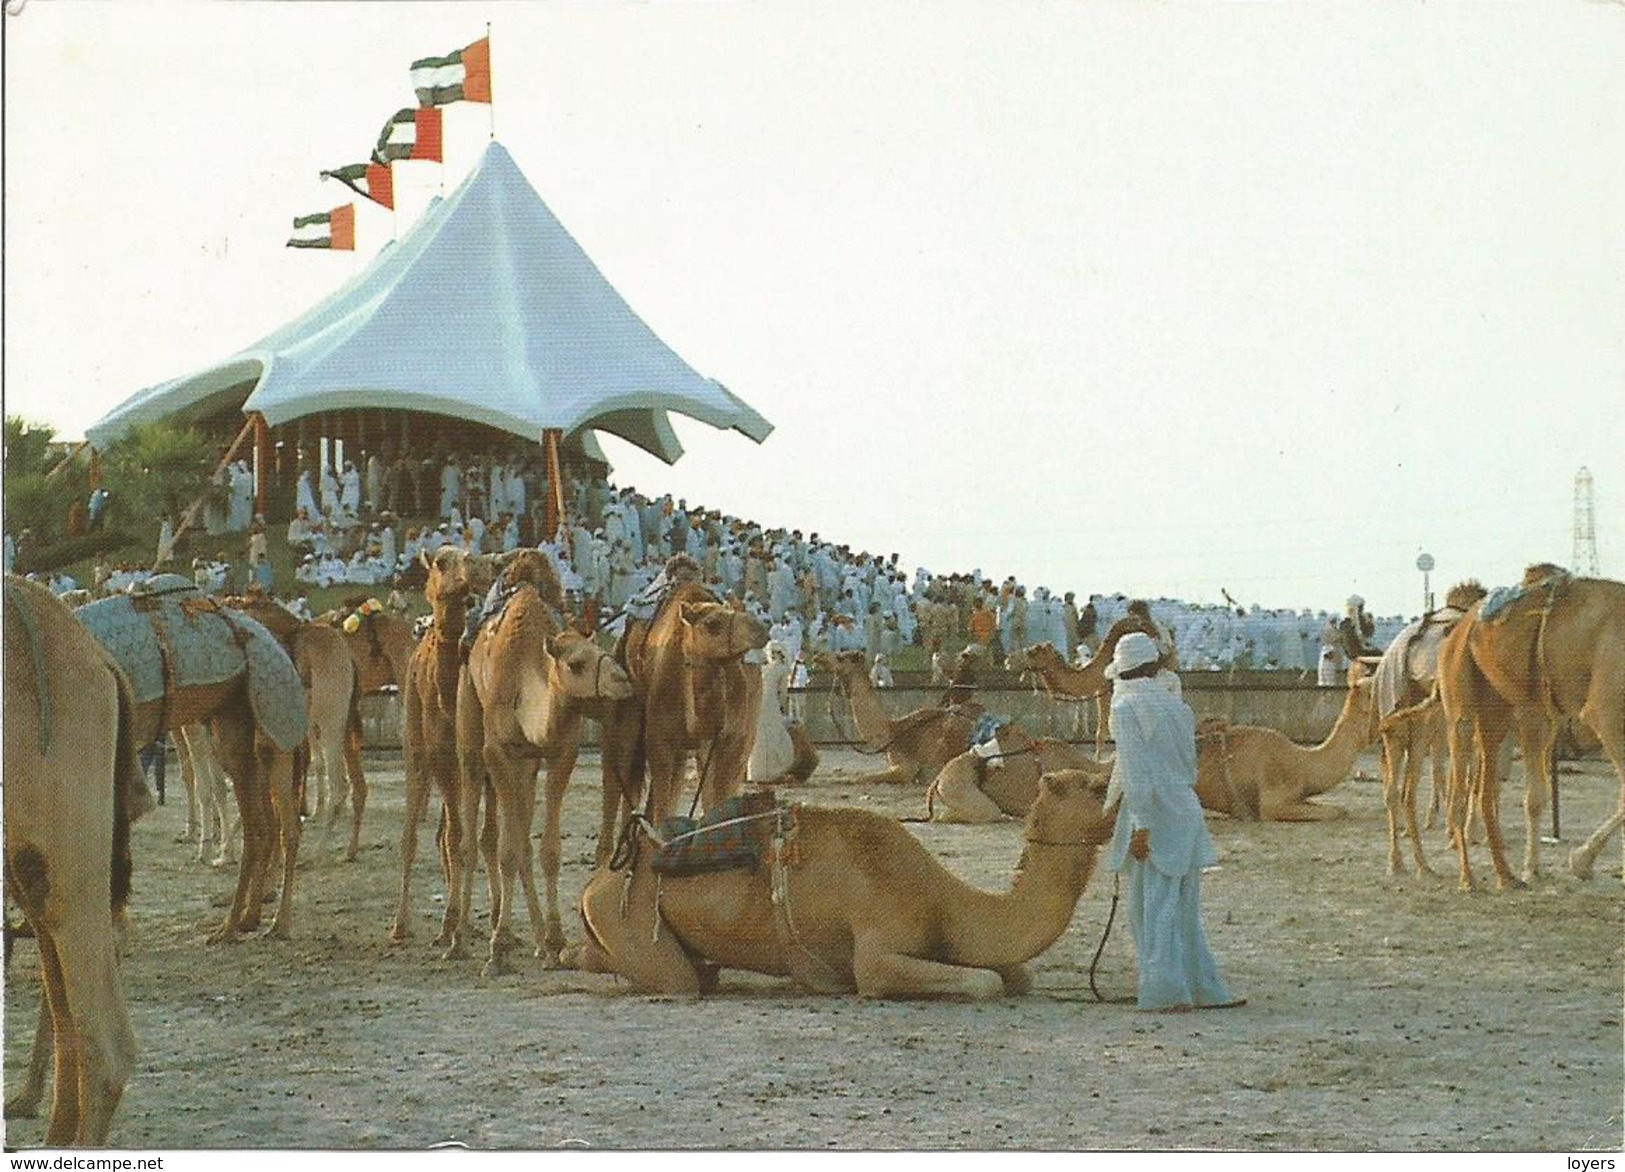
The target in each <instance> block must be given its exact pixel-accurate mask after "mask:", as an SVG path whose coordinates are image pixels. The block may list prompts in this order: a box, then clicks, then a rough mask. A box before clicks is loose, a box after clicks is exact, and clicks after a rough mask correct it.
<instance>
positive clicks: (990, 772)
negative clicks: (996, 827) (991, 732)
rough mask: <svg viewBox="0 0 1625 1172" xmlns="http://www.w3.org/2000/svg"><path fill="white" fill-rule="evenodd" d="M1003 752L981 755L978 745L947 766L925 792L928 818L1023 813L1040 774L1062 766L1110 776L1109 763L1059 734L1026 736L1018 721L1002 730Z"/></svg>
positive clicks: (990, 818)
mask: <svg viewBox="0 0 1625 1172" xmlns="http://www.w3.org/2000/svg"><path fill="white" fill-rule="evenodd" d="M998 746H999V754H998V756H997V757H996V758H994V759H989V758H986V757H983V756H982V755H981V754H979V753H977V752H976V751H975V750H974V749H972V750H966V751H965V752H963V753H961V754H959V756H957V757H955V758H954V759H953V760H952V761H949V762H948V764H946V765H944V766H943V767H942V769H941V771H940V772H939V773H938V774H937V776H936V778H935V779H934V780H933V781H932V782H931V788H930V789H929V790H927V791H926V795H925V808H926V818H927V820H928V821H932V822H1000V821H1003V820H1004V819H1005V818H1011V817H1014V818H1025V817H1026V816H1027V811H1028V810H1030V809H1032V804H1033V799H1034V798H1035V797H1037V795H1038V779H1039V778H1040V777H1041V776H1043V775H1044V774H1046V773H1054V772H1056V771H1058V770H1061V769H1076V770H1080V771H1082V772H1084V773H1087V774H1089V775H1090V777H1092V778H1096V779H1098V781H1099V782H1100V784H1101V785H1105V784H1106V782H1108V781H1109V780H1111V772H1112V767H1111V762H1109V761H1106V762H1101V761H1094V760H1091V759H1090V758H1089V757H1088V756H1087V755H1086V754H1084V753H1083V752H1081V751H1079V750H1078V749H1075V748H1073V747H1072V746H1071V745H1069V744H1067V743H1066V742H1065V741H1063V740H1058V739H1056V738H1055V737H1031V736H1028V735H1027V734H1026V733H1025V732H1024V731H1023V730H1022V729H1021V727H1020V726H1019V725H1009V726H1007V727H1006V728H1004V729H1001V730H1000V731H999V734H998Z"/></svg>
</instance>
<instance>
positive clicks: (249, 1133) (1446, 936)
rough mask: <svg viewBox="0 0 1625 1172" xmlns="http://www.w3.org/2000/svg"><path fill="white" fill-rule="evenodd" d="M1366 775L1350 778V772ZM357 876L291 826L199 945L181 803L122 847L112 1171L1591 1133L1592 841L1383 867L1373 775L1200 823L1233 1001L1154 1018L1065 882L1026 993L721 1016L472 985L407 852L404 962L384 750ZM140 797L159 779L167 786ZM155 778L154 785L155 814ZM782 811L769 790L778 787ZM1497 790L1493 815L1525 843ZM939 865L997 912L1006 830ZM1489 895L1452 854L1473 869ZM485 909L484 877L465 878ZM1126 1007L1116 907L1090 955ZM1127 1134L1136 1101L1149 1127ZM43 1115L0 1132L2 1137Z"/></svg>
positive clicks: (580, 841)
mask: <svg viewBox="0 0 1625 1172" xmlns="http://www.w3.org/2000/svg"><path fill="white" fill-rule="evenodd" d="M868 763H869V761H868V759H866V758H862V757H858V756H857V755H855V754H826V757H825V762H824V765H823V767H822V769H821V770H820V772H819V774H817V775H815V778H814V782H813V783H812V784H811V785H810V786H807V787H805V788H804V789H803V790H801V791H800V792H798V793H796V794H794V795H792V796H794V797H795V798H796V799H798V800H804V801H811V802H817V803H822V804H832V805H860V806H864V807H867V808H871V809H875V810H879V811H882V812H885V813H888V814H893V815H898V816H917V815H919V814H920V813H922V812H923V807H924V800H923V795H922V794H921V793H920V792H919V791H917V790H915V789H912V788H910V789H906V790H905V789H894V788H886V789H874V790H869V789H864V788H862V787H860V786H858V785H856V784H853V782H852V780H851V778H852V777H853V775H854V773H855V772H856V771H858V770H861V769H862V768H864V767H866V766H867V765H868ZM1363 765H1364V768H1365V770H1366V772H1367V773H1368V774H1374V773H1375V765H1374V762H1373V761H1372V759H1371V758H1370V757H1369V756H1368V757H1367V758H1365V759H1364V760H1363ZM368 767H369V768H368V773H369V779H370V781H371V784H372V787H373V789H372V795H373V796H372V801H371V804H370V805H369V808H368V821H367V825H366V827H365V829H364V832H363V842H364V846H365V849H364V851H363V856H362V859H361V860H360V861H359V862H358V863H354V864H346V863H343V862H342V861H341V857H340V855H339V853H338V851H339V847H340V845H341V836H340V835H338V834H335V835H333V837H332V839H331V841H330V842H329V843H328V844H327V845H326V846H325V847H320V848H319V846H318V842H319V836H318V835H317V834H315V833H310V832H307V836H306V842H307V850H306V851H305V853H304V856H303V860H304V866H303V869H302V870H301V873H300V878H299V888H298V892H297V903H296V912H297V917H296V921H295V937H296V938H295V939H294V940H293V941H292V942H291V943H274V942H270V941H265V940H246V941H243V942H241V943H238V944H235V945H224V946H213V947H211V946H208V945H205V944H204V943H203V936H204V934H205V933H206V931H207V930H208V929H209V928H211V927H213V926H214V925H215V924H216V923H217V922H218V920H219V918H220V917H221V915H222V914H223V913H222V911H221V908H220V907H218V906H215V905H216V904H217V903H222V902H223V900H224V897H225V896H226V895H227V893H228V892H229V891H230V889H231V886H232V883H233V878H234V876H233V874H232V873H221V872H216V871H212V870H210V869H209V868H208V867H207V866H204V865H201V864H198V863H196V862H194V861H192V860H191V857H190V854H189V853H188V850H187V848H185V847H183V846H181V845H179V844H177V843H176V842H175V836H176V833H177V832H178V831H179V829H180V828H181V824H182V817H183V807H182V805H181V804H180V801H179V797H180V795H179V794H178V793H177V792H173V791H172V792H171V794H170V804H169V805H167V806H166V807H164V808H162V809H160V810H159V811H158V812H157V813H156V814H155V815H152V816H150V817H149V818H147V819H146V820H145V821H144V822H142V823H141V824H140V825H139V826H138V827H137V828H136V842H135V850H136V868H137V869H136V895H135V899H134V902H133V904H132V915H133V920H134V924H135V927H136V932H135V937H134V943H133V947H132V952H131V955H130V957H129V959H128V961H127V962H126V967H125V987H126V992H127V995H128V997H129V1000H130V1003H131V1007H132V1015H133V1018H134V1023H135V1029H136V1034H137V1036H138V1038H139V1039H140V1042H141V1049H142V1053H141V1058H140V1061H139V1066H138V1069H137V1072H136V1075H135V1077H134V1078H133V1079H132V1080H131V1082H130V1084H129V1086H128V1088H127V1090H126V1093H125V1097H124V1102H123V1104H122V1105H121V1107H120V1110H119V1114H118V1117H117V1119H116V1120H115V1123H114V1127H113V1134H112V1142H113V1144H115V1145H116V1146H120V1147H129V1148H149V1149H150V1148H158V1149H188V1148H239V1147H255V1148H341V1149H342V1148H422V1147H425V1146H427V1145H429V1144H433V1143H437V1142H441V1141H446V1140H458V1141H462V1142H465V1143H467V1144H469V1145H471V1146H474V1147H478V1148H503V1149H519V1148H552V1147H558V1146H560V1145H582V1146H590V1147H594V1148H794V1149H822V1148H837V1149H847V1150H851V1149H934V1148H970V1149H999V1148H1009V1149H1027V1150H1032V1149H1051V1148H1067V1149H1135V1150H1137V1149H1157V1150H1168V1149H1205V1150H1211V1149H1230V1150H1308V1151H1336V1150H1406V1151H1408V1150H1419V1151H1474V1150H1489V1151H1509V1150H1520V1151H1524V1150H1546V1151H1578V1150H1585V1149H1599V1148H1607V1149H1615V1150H1617V1149H1618V1148H1619V1147H1620V1146H1621V1143H1622V1123H1621V1100H1622V1093H1625V1085H1622V1083H1625V1054H1622V1031H1621V981H1622V972H1625V965H1622V953H1625V948H1622V941H1625V932H1622V927H1625V898H1622V895H1621V885H1620V873H1619V865H1620V851H1619V847H1618V845H1617V841H1616V843H1615V844H1611V845H1610V846H1609V848H1607V849H1606V850H1605V851H1604V852H1603V855H1602V858H1601V860H1600V865H1599V868H1598V871H1599V874H1598V878H1597V879H1595V880H1593V881H1591V882H1587V883H1582V882H1580V881H1578V880H1575V879H1573V878H1571V877H1569V876H1568V874H1567V872H1566V870H1564V869H1563V868H1562V866H1561V859H1560V856H1561V855H1566V847H1564V848H1558V847H1552V846H1549V847H1547V848H1546V861H1547V871H1548V874H1547V876H1546V877H1544V878H1543V879H1541V880H1540V881H1539V882H1538V883H1537V884H1536V885H1535V886H1534V888H1533V889H1532V890H1529V891H1525V892H1518V893H1512V894H1505V895H1502V894H1494V893H1488V892H1481V893H1479V894H1475V895H1463V894H1460V893H1458V892H1457V890H1456V888H1455V882H1454V877H1453V876H1454V865H1453V859H1452V857H1451V856H1449V855H1447V853H1446V850H1445V844H1444V841H1443V835H1442V832H1434V833H1433V834H1431V835H1429V838H1428V845H1429V847H1430V848H1431V853H1430V857H1431V859H1432V860H1434V863H1435V866H1436V868H1437V869H1438V870H1439V871H1440V872H1441V873H1443V874H1445V875H1447V876H1449V877H1448V878H1440V879H1424V880H1418V879H1416V878H1414V877H1407V878H1400V879H1390V878H1389V876H1388V875H1387V872H1386V857H1387V856H1386V845H1385V835H1386V830H1385V825H1386V823H1385V816H1384V814H1383V810H1382V800H1381V791H1380V786H1378V785H1377V784H1375V783H1373V782H1366V781H1361V780H1354V781H1351V782H1349V783H1347V784H1346V785H1344V786H1343V787H1342V788H1341V789H1339V790H1337V791H1334V792H1333V793H1332V794H1330V795H1328V797H1327V799H1324V800H1327V801H1329V802H1330V803H1331V804H1335V805H1339V806H1342V807H1344V808H1346V809H1348V810H1349V811H1350V814H1351V816H1350V817H1348V818H1346V819H1343V820H1341V821H1339V822H1334V823H1325V824H1318V825H1257V824H1243V823H1233V822H1229V821H1226V820H1223V819H1216V820H1214V821H1213V823H1212V827H1213V831H1214V835H1215V838H1216V839H1217V841H1218V843H1219V847H1220V850H1221V853H1222V855H1223V863H1222V865H1221V867H1220V869H1219V870H1217V871H1216V872H1213V873H1211V874H1210V875H1209V876H1208V877H1207V879H1206V882H1205V887H1204V903H1205V909H1206V918H1207V923H1208V927H1209V932H1210V935H1211V937H1212V940H1213V943H1214V948H1215V951H1216V952H1217V953H1218V956H1219V958H1220V961H1221V963H1222V965H1223V967H1224V969H1225V972H1226V975H1227V977H1228V978H1229V980H1230V983H1231V985H1232V987H1233V988H1234V989H1235V990H1236V991H1237V992H1238V993H1240V994H1243V995H1245V996H1247V997H1249V998H1250V999H1251V1004H1250V1005H1249V1006H1248V1007H1247V1008H1245V1009H1242V1010H1238V1011H1229V1012H1216V1013H1198V1014H1191V1015H1186V1016H1183V1017H1172V1018H1170V1017H1154V1016H1146V1015H1141V1014H1137V1013H1135V1012H1134V1011H1133V1010H1132V1009H1131V1008H1129V1007H1126V1006H1122V1005H1107V1004H1099V1003H1097V1002H1096V1001H1095V998H1094V996H1093V994H1092V993H1091V992H1090V989H1089V979H1088V969H1089V962H1090V957H1091V956H1092V955H1093V953H1094V950H1095V948H1096V945H1097V944H1098V942H1099V939H1100V933H1101V929H1102V927H1103V925H1104V924H1105V922H1106V916H1107V911H1108V908H1109V905H1110V900H1111V892H1112V882H1111V876H1110V875H1109V874H1097V875H1096V877H1095V879H1094V881H1093V882H1092V884H1091V886H1090V889H1089V890H1088V891H1087V892H1086V893H1085V895H1084V898H1083V901H1082V902H1081V903H1080V904H1079V907H1078V912H1077V915H1076V916H1075V918H1074V920H1073V924H1072V927H1071V929H1070V930H1069V931H1068V932H1067V934H1066V935H1065V936H1064V937H1062V939H1061V940H1060V941H1059V942H1058V943H1057V944H1056V945H1055V947H1054V948H1053V949H1051V950H1050V951H1049V952H1048V953H1046V954H1045V955H1044V956H1042V957H1040V958H1039V959H1038V961H1036V962H1035V964H1034V965H1033V970H1034V975H1035V978H1036V988H1035V990H1034V992H1033V994H1032V995H1031V996H1029V997H1026V998H1023V999H1020V1000H1007V1001H1003V1002H998V1003H994V1004H989V1005H971V1004H958V1003H904V1004H869V1003H864V1002H860V1001H859V1000H857V999H856V998H854V997H819V996H812V995H807V994H802V993H799V992H797V991H795V990H794V989H793V988H791V987H789V986H787V985H785V984H783V983H781V982H778V981H771V980H767V979H763V978H757V977H754V976H751V975H748V974H737V973H726V974H724V977H723V984H722V989H721V991H720V993H719V995H717V996H715V997H712V998H710V999H707V1000H704V1001H700V1002H693V1001H687V1000H675V999H669V998H658V997H646V996H642V995H639V994H637V993H633V992H630V991H629V990H628V989H627V988H626V987H624V986H621V985H617V984H616V982H615V981H614V980H613V979H611V978H608V977H600V976H592V975H586V974H579V973H568V972H543V971H541V970H540V969H539V968H538V967H536V962H533V961H530V962H527V967H526V968H524V970H523V971H521V972H519V973H517V974H515V975H512V976H508V977H505V978H502V979H499V980H497V981H495V982H492V983H487V982H484V981H482V980H481V979H480V977H479V975H478V974H479V961H478V960H477V959H475V960H470V961H467V962H459V963H450V964H449V963H445V962H442V961H441V960H439V959H438V957H437V954H436V952H435V950H434V949H433V948H432V947H431V945H430V940H431V939H432V938H433V936H434V934H435V931H436V929H437V923H438V917H439V912H440V903H439V894H440V878H439V874H438V866H437V863H436V860H435V858H434V851H433V848H432V826H431V827H429V828H428V829H427V830H426V832H425V845H426V846H428V848H429V849H427V850H420V853H419V855H418V870H417V873H416V875H415V877H414V884H413V891H414V901H415V904H416V907H417V909H418V912H419V915H420V918H419V921H418V932H417V936H416V938H415V939H414V940H413V941H412V942H411V943H410V944H409V945H406V946H402V947H392V946H391V945H390V944H389V943H388V941H387V939H386V932H387V928H388V924H389V920H390V917H391V915H392V912H393V907H394V899H395V893H396V891H397V888H398V883H399V872H398V861H397V860H398V850H397V844H398V840H399V833H400V823H401V807H402V802H401V772H400V759H399V757H398V755H374V756H371V757H370V758H369V761H368ZM1580 768H1581V770H1582V772H1581V774H1580V775H1572V774H1571V775H1565V776H1564V778H1563V791H1562V796H1563V814H1564V831H1565V837H1566V838H1568V839H1569V840H1570V841H1571V842H1573V841H1577V840H1578V837H1579V836H1580V835H1582V834H1584V833H1589V831H1590V830H1591V829H1592V828H1593V827H1595V826H1596V825H1597V823H1598V822H1599V821H1600V820H1601V819H1602V818H1603V816H1604V815H1605V813H1606V812H1607V811H1608V809H1610V808H1611V806H1612V803H1613V801H1614V800H1615V798H1616V796H1617V787H1616V786H1615V784H1614V783H1613V782H1612V780H1611V777H1605V776H1604V775H1603V770H1602V768H1601V767H1600V766H1599V765H1598V764H1597V763H1593V762H1587V763H1585V764H1583V765H1582V766H1581V767H1580ZM171 776H172V777H174V776H175V771H174V770H173V769H172V770H171ZM597 782H598V770H597V762H596V759H595V758H584V760H583V763H582V768H581V769H580V770H579V771H578V775H577V783H576V785H575V786H574V787H573V788H572V790H571V792H570V794H569V796H568V798H567V799H566V811H565V832H566V838H565V855H566V860H567V862H566V868H565V872H564V878H563V887H564V898H565V900H566V901H567V902H566V921H567V925H566V926H567V930H569V932H570V934H572V935H573V934H574V932H575V929H576V926H575V924H574V921H573V915H572V912H571V910H570V909H571V905H572V904H573V900H574V898H575V896H576V894H577V893H578V892H579V891H580V888H581V885H582V883H583V882H584V880H585V878H586V875H587V872H588V860H589V859H590V855H591V851H592V846H593V835H594V834H595V833H596V821H597V808H598V796H597ZM178 788H179V787H178V783H177V786H176V789H177V790H178ZM786 792H788V791H786ZM1520 803H1521V785H1517V784H1514V785H1512V786H1509V787H1508V788H1507V790H1506V792H1505V794H1504V806H1503V810H1504V813H1503V820H1504V821H1505V823H1506V824H1507V825H1508V827H1509V832H1510V834H1511V835H1512V836H1513V842H1512V843H1511V844H1510V845H1511V846H1512V848H1513V849H1514V850H1515V851H1521V848H1522V836H1523V832H1522V812H1521V804H1520ZM914 830H915V831H916V833H918V834H919V836H920V837H921V838H922V839H923V840H924V841H925V842H926V843H927V844H928V845H929V846H930V847H931V849H932V850H933V851H934V852H935V853H936V854H937V855H938V856H939V857H941V858H942V860H943V861H944V863H945V864H946V865H947V866H948V867H949V868H950V869H952V870H953V871H955V872H956V873H958V874H960V875H962V876H963V877H965V878H966V879H968V880H970V881H971V882H973V883H976V884H978V885H980V886H984V887H989V888H1002V887H1003V885H1004V884H1005V883H1006V882H1007V879H1008V875H1009V872H1010V869H1011V868H1012V867H1013V865H1014V862H1015V860H1016V857H1017V856H1018V854H1019V853H1020V849H1021V846H1020V844H1021V831H1020V827H1019V826H1018V825H1016V824H1013V823H1008V824H1003V825H997V826H986V827H960V826H915V827H914ZM1475 863H1476V864H1477V865H1478V866H1479V867H1480V868H1481V871H1480V874H1481V875H1488V874H1489V873H1490V872H1489V870H1488V860H1487V856H1485V855H1484V853H1483V850H1482V848H1480V851H1479V854H1478V855H1477V856H1475ZM476 902H477V904H481V905H482V904H483V881H482V883H481V885H480V886H479V887H477V888H476ZM34 955H35V954H34V951H33V948H32V946H31V945H30V944H27V943H24V944H22V945H21V946H20V947H19V950H18V953H17V955H16V957H15V963H14V964H13V971H12V973H11V975H10V977H9V979H8V981H7V985H6V1006H5V1026H6V1034H5V1069H6V1074H7V1078H8V1082H10V1081H12V1080H13V1079H15V1078H16V1077H17V1076H18V1075H19V1074H20V1072H21V1069H22V1064H23V1062H24V1060H25V1058H26V1053H27V1046H28V1043H29V1041H30V1039H31V1037H32V1033H33V1024H34V1021H35V1014H36V1012H37V1006H38V992H39V986H38V978H37V973H36V966H35V965H34V963H33V960H34ZM1099 984H1100V987H1101V991H1102V992H1103V993H1105V994H1106V995H1107V996H1118V995H1122V994H1125V993H1128V992H1130V991H1131V990H1132V987H1133V961H1132V948H1131V945H1130V942H1129V938H1128V932H1127V928H1126V925H1125V924H1124V923H1123V922H1122V920H1121V918H1120V919H1119V922H1118V925H1117V927H1115V928H1114V929H1113V931H1112V934H1111V937H1110V940H1109V941H1108V943H1107V946H1106V949H1105V952H1104V955H1103V957H1102V959H1101V962H1100V966H1099ZM1153 1105H1154V1106H1155V1110H1151V1109H1150V1108H1151V1107H1152V1106H1153ZM43 1134H44V1121H43V1119H39V1120H26V1119H25V1120H8V1121H7V1134H6V1142H7V1144H8V1145H9V1146H14V1147H15V1146H25V1147H26V1146H28V1145H33V1144H38V1143H39V1142H40V1140H41V1138H42V1137H43Z"/></svg>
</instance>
